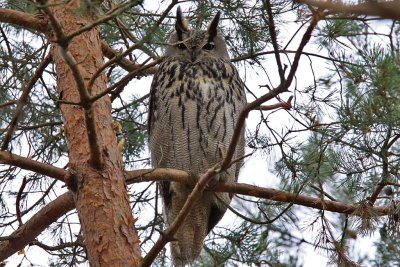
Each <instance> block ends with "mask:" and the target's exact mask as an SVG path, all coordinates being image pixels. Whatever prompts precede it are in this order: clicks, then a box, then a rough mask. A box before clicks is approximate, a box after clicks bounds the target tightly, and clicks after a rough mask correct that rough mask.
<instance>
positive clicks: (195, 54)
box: [190, 49, 197, 62]
mask: <svg viewBox="0 0 400 267" xmlns="http://www.w3.org/2000/svg"><path fill="white" fill-rule="evenodd" d="M190 58H191V59H192V62H195V61H196V58H197V51H196V50H195V49H193V50H192V51H191V53H190Z"/></svg>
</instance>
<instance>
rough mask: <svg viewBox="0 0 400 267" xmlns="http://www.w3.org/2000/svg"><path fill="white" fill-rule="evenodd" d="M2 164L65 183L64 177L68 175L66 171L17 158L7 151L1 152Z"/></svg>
mask: <svg viewBox="0 0 400 267" xmlns="http://www.w3.org/2000/svg"><path fill="white" fill-rule="evenodd" d="M0 163H2V164H8V165H11V166H15V167H19V168H21V169H24V170H28V171H33V172H36V173H39V174H43V175H46V176H49V177H52V178H54V179H57V180H59V181H62V182H63V181H64V176H65V175H66V174H67V172H66V171H65V170H64V169H61V168H57V167H54V166H51V165H49V164H45V163H42V162H38V161H36V160H32V159H29V158H24V157H21V156H17V155H15V154H11V153H9V152H7V151H0Z"/></svg>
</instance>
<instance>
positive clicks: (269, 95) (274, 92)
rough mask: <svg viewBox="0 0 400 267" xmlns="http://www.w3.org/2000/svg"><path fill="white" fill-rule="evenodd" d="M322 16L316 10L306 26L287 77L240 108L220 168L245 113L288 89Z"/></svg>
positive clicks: (232, 147)
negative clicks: (240, 110)
mask: <svg viewBox="0 0 400 267" xmlns="http://www.w3.org/2000/svg"><path fill="white" fill-rule="evenodd" d="M322 18H323V13H322V11H317V12H316V13H315V14H314V15H313V17H312V19H311V22H310V25H309V26H308V28H307V30H306V32H305V33H304V35H303V38H302V39H301V42H300V45H299V48H298V49H297V51H296V54H295V56H294V60H293V64H292V66H291V68H290V72H289V75H288V78H287V79H286V80H285V82H284V83H283V84H282V83H281V84H280V85H279V86H278V87H276V88H274V89H273V90H271V91H269V92H268V93H266V94H265V95H263V96H261V97H260V98H257V99H256V100H254V101H253V102H251V103H248V104H247V105H246V106H245V108H244V109H243V110H242V112H241V113H240V115H239V118H238V120H237V124H236V126H235V131H234V134H233V136H232V139H231V142H230V144H229V147H228V150H227V152H226V156H225V158H224V160H223V161H222V163H221V169H222V170H226V169H227V168H228V166H229V165H230V162H231V161H232V158H233V155H234V153H235V150H236V145H237V142H238V141H239V138H240V135H241V129H242V128H243V126H244V124H245V121H246V118H247V115H248V114H249V112H250V111H251V110H254V109H257V108H259V107H260V106H261V105H262V104H263V103H264V102H266V101H268V100H271V99H273V98H274V97H276V96H277V95H279V94H281V93H283V92H286V91H288V89H289V87H290V85H291V84H292V81H293V79H294V76H295V74H296V71H297V67H298V65H299V61H300V57H301V55H302V53H303V50H304V47H305V46H306V44H307V43H308V41H309V40H310V38H311V33H312V31H313V30H314V28H315V26H316V25H317V23H318V21H320V20H321V19H322Z"/></svg>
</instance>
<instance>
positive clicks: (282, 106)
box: [254, 96, 293, 110]
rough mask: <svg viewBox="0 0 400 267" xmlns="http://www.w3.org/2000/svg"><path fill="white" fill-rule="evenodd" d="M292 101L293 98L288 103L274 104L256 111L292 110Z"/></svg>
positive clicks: (262, 106)
mask: <svg viewBox="0 0 400 267" xmlns="http://www.w3.org/2000/svg"><path fill="white" fill-rule="evenodd" d="M292 99H293V96H290V97H289V99H288V100H287V101H286V102H279V103H276V104H272V105H261V106H259V107H258V108H256V109H254V110H274V109H278V108H283V109H287V110H289V109H291V108H292Z"/></svg>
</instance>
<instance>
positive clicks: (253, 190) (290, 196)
mask: <svg viewBox="0 0 400 267" xmlns="http://www.w3.org/2000/svg"><path fill="white" fill-rule="evenodd" d="M125 177H126V182H127V184H133V183H140V182H150V181H169V182H180V183H185V184H187V185H191V184H190V182H191V179H190V176H189V174H188V173H186V172H184V171H181V170H175V169H168V168H164V169H142V170H134V171H127V172H125ZM213 190H214V191H216V192H229V193H232V194H241V195H246V196H253V197H259V198H264V199H268V200H272V201H276V202H284V203H292V204H295V205H301V206H305V207H310V208H314V209H319V210H326V211H331V212H338V213H343V214H352V215H357V214H353V213H354V212H356V211H357V210H358V209H359V207H360V206H359V205H358V204H347V203H343V202H338V201H332V200H323V199H321V198H317V197H310V196H304V195H299V194H295V193H289V192H285V191H282V190H276V189H272V188H264V187H259V186H254V185H249V184H244V183H218V184H217V185H216V186H215V188H214V189H213ZM373 210H374V211H375V212H376V214H378V215H379V216H384V215H387V214H388V213H389V211H390V207H389V206H381V207H374V208H373Z"/></svg>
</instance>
